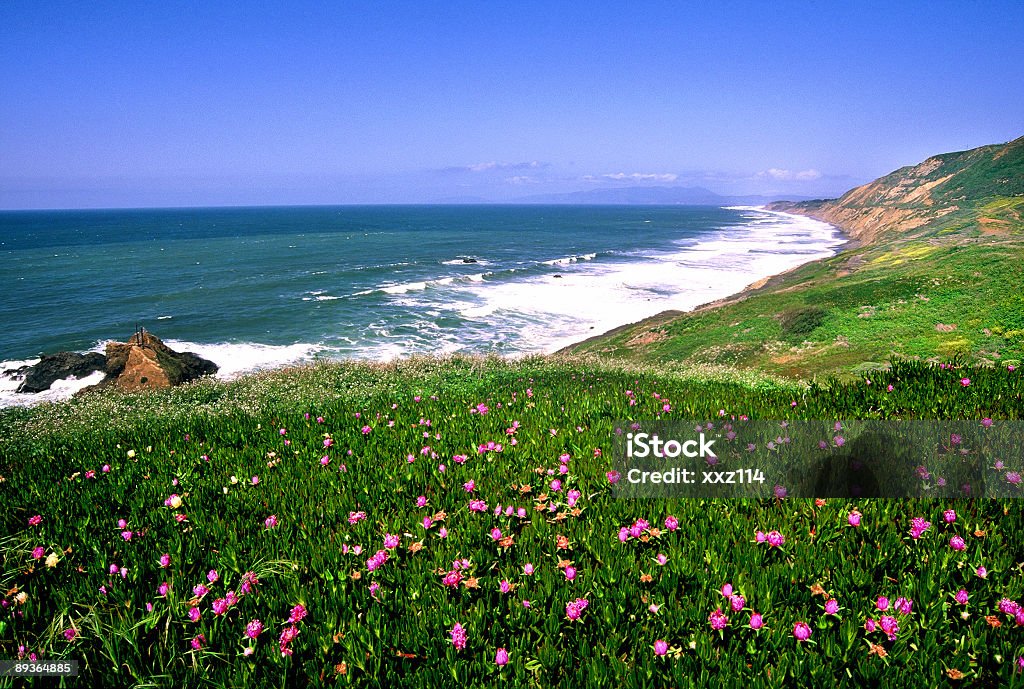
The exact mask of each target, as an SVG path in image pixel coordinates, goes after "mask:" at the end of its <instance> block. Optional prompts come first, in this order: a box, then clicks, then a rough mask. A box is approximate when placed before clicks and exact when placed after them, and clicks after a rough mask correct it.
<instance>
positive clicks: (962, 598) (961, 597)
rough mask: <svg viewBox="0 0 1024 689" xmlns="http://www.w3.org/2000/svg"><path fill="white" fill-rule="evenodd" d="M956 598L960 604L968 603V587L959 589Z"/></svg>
mask: <svg viewBox="0 0 1024 689" xmlns="http://www.w3.org/2000/svg"><path fill="white" fill-rule="evenodd" d="M954 599H955V600H956V602H957V603H959V604H960V605H967V589H960V590H959V591H957V592H956V596H954Z"/></svg>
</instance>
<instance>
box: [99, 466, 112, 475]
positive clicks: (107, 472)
mask: <svg viewBox="0 0 1024 689" xmlns="http://www.w3.org/2000/svg"><path fill="white" fill-rule="evenodd" d="M100 471H102V472H103V473H104V474H109V473H110V465H109V464H104V465H103V468H102V469H100Z"/></svg>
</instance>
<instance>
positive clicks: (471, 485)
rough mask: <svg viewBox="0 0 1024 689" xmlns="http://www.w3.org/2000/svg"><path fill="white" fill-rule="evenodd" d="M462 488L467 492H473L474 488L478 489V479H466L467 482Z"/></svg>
mask: <svg viewBox="0 0 1024 689" xmlns="http://www.w3.org/2000/svg"><path fill="white" fill-rule="evenodd" d="M462 489H463V490H464V491H466V492H467V493H472V492H473V491H474V490H476V481H474V480H473V479H470V480H468V481H466V482H465V483H463V484H462Z"/></svg>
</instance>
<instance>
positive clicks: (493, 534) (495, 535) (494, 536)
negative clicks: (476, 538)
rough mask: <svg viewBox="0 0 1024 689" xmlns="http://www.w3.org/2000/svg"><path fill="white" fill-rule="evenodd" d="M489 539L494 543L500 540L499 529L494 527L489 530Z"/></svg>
mask: <svg viewBox="0 0 1024 689" xmlns="http://www.w3.org/2000/svg"><path fill="white" fill-rule="evenodd" d="M491 538H492V539H494V540H495V541H500V540H501V529H499V528H498V527H494V528H493V529H491Z"/></svg>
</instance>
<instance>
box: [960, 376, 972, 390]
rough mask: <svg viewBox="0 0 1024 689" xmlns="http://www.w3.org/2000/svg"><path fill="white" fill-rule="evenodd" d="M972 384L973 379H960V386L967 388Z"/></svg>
mask: <svg viewBox="0 0 1024 689" xmlns="http://www.w3.org/2000/svg"><path fill="white" fill-rule="evenodd" d="M970 384H971V379H970V378H961V379H960V385H962V386H963V387H965V388H966V387H967V386H968V385H970Z"/></svg>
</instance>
